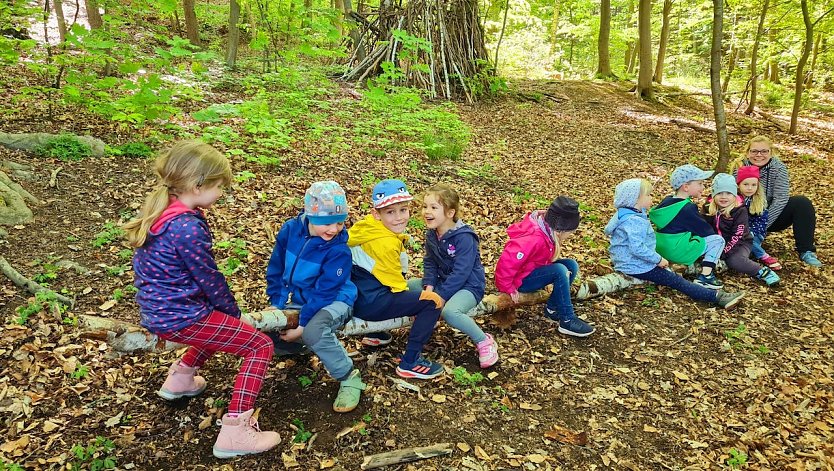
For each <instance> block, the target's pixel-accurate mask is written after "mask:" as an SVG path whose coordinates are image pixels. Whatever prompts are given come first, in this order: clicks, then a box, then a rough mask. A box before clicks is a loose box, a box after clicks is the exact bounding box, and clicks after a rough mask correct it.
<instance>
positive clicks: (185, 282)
mask: <svg viewBox="0 0 834 471" xmlns="http://www.w3.org/2000/svg"><path fill="white" fill-rule="evenodd" d="M211 243H212V242H211V233H210V232H209V228H208V225H207V224H206V219H205V217H203V214H202V212H200V211H198V210H192V209H189V208H188V207H187V206H185V205H184V204H182V203H181V202H179V200H172V201H171V203H170V204H169V205H168V208H166V209H165V211H164V212H163V213H162V215H160V217H159V219H157V220H156V222H154V224H153V225H152V226H151V229H150V231H149V233H148V239H147V240H146V241H145V245H143V246H142V247H140V248H138V249H136V253H135V254H134V255H133V271H134V278H135V282H134V285H135V286H136V288H137V289H138V290H139V291H138V292H137V293H136V303H137V304H139V313H140V315H141V322H140V323H141V324H142V327H144V328H146V329H148V330H149V331H151V332H153V333H155V334H159V333H169V332H176V331H178V330H182V329H184V328H186V327H188V326H190V325H193V324H195V323H197V322H199V321H201V320H202V319H204V318H205V317H206V316H208V315H209V314H211V312H212V311H221V312H224V313H226V314H228V315H230V316H233V317H237V318H239V317H240V309H239V308H238V306H237V302H236V301H235V298H234V296H233V295H232V292H231V291H230V290H229V285H228V284H226V278H225V277H224V276H223V274H222V273H220V271H219V270H218V269H217V264H216V263H215V261H214V255H213V254H212V251H211Z"/></svg>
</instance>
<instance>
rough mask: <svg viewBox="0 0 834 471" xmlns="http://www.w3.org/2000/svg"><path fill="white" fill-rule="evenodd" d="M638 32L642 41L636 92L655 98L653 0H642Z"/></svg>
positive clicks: (638, 18)
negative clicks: (653, 81)
mask: <svg viewBox="0 0 834 471" xmlns="http://www.w3.org/2000/svg"><path fill="white" fill-rule="evenodd" d="M637 33H638V36H639V38H640V39H639V41H640V69H639V73H638V76H637V89H636V91H635V92H636V93H637V96H638V97H639V98H643V99H646V100H654V90H653V89H652V0H640V3H639V6H638V9H637Z"/></svg>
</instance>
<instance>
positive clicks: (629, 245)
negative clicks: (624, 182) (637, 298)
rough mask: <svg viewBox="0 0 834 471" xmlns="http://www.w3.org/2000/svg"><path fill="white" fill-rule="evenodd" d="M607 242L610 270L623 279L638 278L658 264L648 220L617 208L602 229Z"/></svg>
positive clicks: (658, 260) (646, 217) (638, 212)
mask: <svg viewBox="0 0 834 471" xmlns="http://www.w3.org/2000/svg"><path fill="white" fill-rule="evenodd" d="M605 235H607V236H608V237H610V238H611V245H610V246H609V247H608V253H609V254H610V255H611V263H612V264H613V265H614V269H615V270H617V271H619V272H621V273H625V274H626V275H639V274H641V273H646V272H648V271H651V270H652V269H654V268H655V267H656V266H657V264H658V263H660V258H661V257H660V254H658V253H657V252H656V251H655V246H656V239H655V234H654V230H652V224H651V223H650V222H649V218H648V216H646V213H644V212H642V211H637V210H636V209H633V208H620V209H618V210H617V212H616V213H615V214H614V216H613V217H612V218H611V220H610V221H608V224H607V225H606V226H605Z"/></svg>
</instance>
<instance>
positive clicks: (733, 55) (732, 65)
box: [721, 44, 738, 96]
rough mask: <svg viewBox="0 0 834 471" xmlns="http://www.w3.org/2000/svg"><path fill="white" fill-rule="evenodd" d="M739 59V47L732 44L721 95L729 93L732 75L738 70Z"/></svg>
mask: <svg viewBox="0 0 834 471" xmlns="http://www.w3.org/2000/svg"><path fill="white" fill-rule="evenodd" d="M737 60H738V48H737V47H736V45H735V44H733V45H732V46H730V60H728V61H727V75H725V76H724V83H723V84H722V85H721V95H722V96H724V95H726V94H727V90H729V88H730V77H732V75H733V71H734V70H736V61H737Z"/></svg>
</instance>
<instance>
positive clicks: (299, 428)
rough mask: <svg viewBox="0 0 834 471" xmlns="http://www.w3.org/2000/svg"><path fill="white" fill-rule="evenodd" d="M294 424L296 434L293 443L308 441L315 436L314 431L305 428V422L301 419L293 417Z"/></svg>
mask: <svg viewBox="0 0 834 471" xmlns="http://www.w3.org/2000/svg"><path fill="white" fill-rule="evenodd" d="M292 424H293V425H294V426H295V436H294V437H293V438H292V442H293V443H307V440H309V439H310V438H311V437H312V436H313V432H310V431H309V430H306V429H305V428H304V422H302V421H301V419H292Z"/></svg>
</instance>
